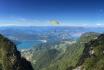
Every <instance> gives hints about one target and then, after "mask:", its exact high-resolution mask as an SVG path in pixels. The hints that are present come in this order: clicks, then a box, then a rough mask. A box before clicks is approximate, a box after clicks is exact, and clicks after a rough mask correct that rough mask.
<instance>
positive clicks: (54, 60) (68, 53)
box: [22, 32, 100, 70]
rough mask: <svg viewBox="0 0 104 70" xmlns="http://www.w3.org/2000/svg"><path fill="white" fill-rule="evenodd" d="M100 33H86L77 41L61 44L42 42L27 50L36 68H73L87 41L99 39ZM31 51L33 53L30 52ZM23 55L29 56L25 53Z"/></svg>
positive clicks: (44, 69)
mask: <svg viewBox="0 0 104 70" xmlns="http://www.w3.org/2000/svg"><path fill="white" fill-rule="evenodd" d="M99 35H100V34H99V33H95V32H88V33H84V34H83V35H82V36H81V37H80V38H79V39H77V40H76V41H67V42H66V41H65V42H63V43H59V44H55V45H52V44H47V43H44V44H41V45H40V46H38V47H34V48H32V49H31V51H32V52H31V51H30V50H29V51H28V50H27V51H25V50H24V52H28V53H29V54H28V55H31V54H32V57H31V59H30V61H31V63H32V66H33V67H34V70H72V69H74V68H76V66H77V65H78V63H79V60H80V58H81V56H82V54H83V51H84V49H85V43H88V42H89V41H91V40H95V39H97V37H98V36H99ZM30 52H31V53H30ZM22 53H23V52H22ZM23 56H25V57H28V56H27V54H26V53H25V54H24V55H23Z"/></svg>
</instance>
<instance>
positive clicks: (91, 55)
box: [78, 34, 104, 70]
mask: <svg viewBox="0 0 104 70" xmlns="http://www.w3.org/2000/svg"><path fill="white" fill-rule="evenodd" d="M78 66H80V68H81V70H104V34H101V35H100V36H98V38H97V39H95V40H91V41H89V42H88V43H86V44H85V48H84V50H83V54H82V55H81V57H80V60H79V62H78Z"/></svg>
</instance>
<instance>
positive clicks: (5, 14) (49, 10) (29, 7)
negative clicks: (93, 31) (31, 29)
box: [0, 0, 104, 26]
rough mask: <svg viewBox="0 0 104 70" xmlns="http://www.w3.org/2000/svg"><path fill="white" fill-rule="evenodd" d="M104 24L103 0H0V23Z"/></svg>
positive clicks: (5, 24)
mask: <svg viewBox="0 0 104 70" xmlns="http://www.w3.org/2000/svg"><path fill="white" fill-rule="evenodd" d="M51 20H56V21H58V22H60V24H59V26H104V0H0V26H52V25H51V24H50V21H51Z"/></svg>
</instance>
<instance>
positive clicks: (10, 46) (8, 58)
mask: <svg viewBox="0 0 104 70" xmlns="http://www.w3.org/2000/svg"><path fill="white" fill-rule="evenodd" d="M0 70H33V68H32V66H31V63H30V62H29V61H27V60H26V59H25V58H23V57H21V54H20V52H19V51H18V50H17V48H16V45H15V44H14V43H13V42H12V41H10V40H9V39H8V38H6V37H4V36H3V35H0Z"/></svg>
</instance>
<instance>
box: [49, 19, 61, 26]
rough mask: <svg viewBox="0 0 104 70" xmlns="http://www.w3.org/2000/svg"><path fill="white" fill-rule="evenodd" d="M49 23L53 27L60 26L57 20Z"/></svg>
mask: <svg viewBox="0 0 104 70" xmlns="http://www.w3.org/2000/svg"><path fill="white" fill-rule="evenodd" d="M49 23H50V24H51V25H53V26H57V25H59V24H60V23H59V22H58V21H57V20H51V21H50V22H49Z"/></svg>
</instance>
